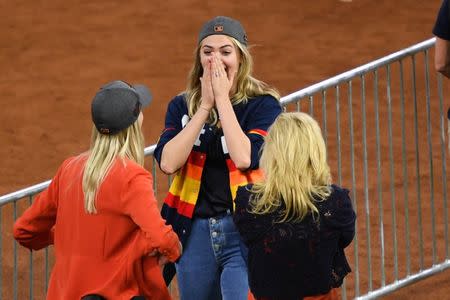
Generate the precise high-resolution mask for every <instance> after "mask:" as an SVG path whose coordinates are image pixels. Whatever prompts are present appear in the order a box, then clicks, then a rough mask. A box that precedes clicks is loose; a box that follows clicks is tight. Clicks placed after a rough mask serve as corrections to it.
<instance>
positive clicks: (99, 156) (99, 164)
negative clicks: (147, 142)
mask: <svg viewBox="0 0 450 300" xmlns="http://www.w3.org/2000/svg"><path fill="white" fill-rule="evenodd" d="M116 158H121V159H125V158H128V159H130V160H133V161H135V162H136V163H137V164H139V165H141V166H143V165H144V136H143V134H142V129H141V126H140V124H139V122H138V121H136V122H134V124H133V125H131V126H129V127H128V128H126V129H123V130H122V131H120V132H119V133H117V134H115V135H104V134H100V133H99V132H98V131H97V128H95V126H93V128H92V136H91V147H90V152H89V156H88V159H87V161H86V165H85V167H84V172H83V181H82V184H83V193H84V208H85V210H86V212H87V213H89V214H95V213H97V209H96V206H95V199H96V196H97V191H98V190H99V188H100V186H101V184H102V183H103V180H104V179H105V177H106V176H107V175H108V172H109V170H110V168H111V166H112V165H113V163H114V161H115V160H116Z"/></svg>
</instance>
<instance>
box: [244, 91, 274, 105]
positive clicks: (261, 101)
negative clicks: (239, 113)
mask: <svg viewBox="0 0 450 300" xmlns="http://www.w3.org/2000/svg"><path fill="white" fill-rule="evenodd" d="M248 104H249V105H273V106H279V107H281V102H280V100H278V99H277V98H275V97H274V96H272V95H269V94H265V95H259V96H255V97H252V98H250V99H248Z"/></svg>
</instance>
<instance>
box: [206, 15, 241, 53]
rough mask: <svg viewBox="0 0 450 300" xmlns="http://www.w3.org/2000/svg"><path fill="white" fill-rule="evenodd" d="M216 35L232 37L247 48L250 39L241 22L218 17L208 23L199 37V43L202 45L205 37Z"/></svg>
mask: <svg viewBox="0 0 450 300" xmlns="http://www.w3.org/2000/svg"><path fill="white" fill-rule="evenodd" d="M214 34H224V35H228V36H231V37H233V38H235V39H236V40H238V41H239V42H240V43H241V44H243V45H244V46H246V47H247V42H248V39H247V34H246V33H245V30H244V27H242V25H241V23H240V22H239V21H237V20H235V19H232V18H230V17H225V16H218V17H215V18H214V19H212V20H209V21H208V22H206V23H205V24H204V25H203V27H202V29H201V30H200V33H199V35H198V43H199V44H200V42H201V41H202V40H203V39H204V38H205V37H207V36H210V35H214Z"/></svg>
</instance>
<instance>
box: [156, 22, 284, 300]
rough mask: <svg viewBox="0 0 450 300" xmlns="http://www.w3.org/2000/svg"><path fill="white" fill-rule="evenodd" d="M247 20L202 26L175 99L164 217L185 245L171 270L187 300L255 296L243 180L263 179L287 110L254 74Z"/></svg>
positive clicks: (162, 147) (164, 165)
mask: <svg viewBox="0 0 450 300" xmlns="http://www.w3.org/2000/svg"><path fill="white" fill-rule="evenodd" d="M252 68H253V62H252V57H251V55H250V53H249V49H248V45H247V35H246V33H245V31H244V28H243V27H242V25H241V23H239V22H238V21H237V20H234V19H231V18H229V17H223V16H219V17H215V18H213V19H212V20H210V21H208V22H206V23H205V24H204V25H203V27H202V28H201V30H200V33H199V37H198V46H197V49H196V51H195V60H194V64H193V67H192V69H191V71H190V73H189V76H188V83H187V88H186V90H185V91H184V92H183V93H181V94H179V95H177V96H175V97H174V98H173V99H172V100H171V101H170V103H169V105H168V108H167V113H166V120H165V128H164V131H163V132H162V134H161V136H160V139H159V141H158V145H157V147H156V149H155V153H154V155H155V158H156V160H157V161H158V163H159V166H160V168H161V170H162V171H163V172H165V173H166V174H174V180H173V182H172V184H171V187H170V189H169V193H168V195H167V197H166V198H165V200H164V204H163V207H162V215H163V217H164V218H165V219H166V222H167V224H171V225H172V226H173V228H174V230H175V232H176V233H177V234H178V236H179V238H180V240H181V242H182V243H183V246H184V248H183V249H184V252H183V255H182V256H181V258H180V259H179V260H178V261H177V262H176V263H175V264H168V265H166V267H165V269H164V277H165V280H166V283H169V282H170V281H171V279H172V278H173V276H174V275H175V273H177V280H178V286H179V290H180V295H181V299H196V300H197V299H200V300H201V299H237V300H239V299H247V295H248V290H249V287H248V279H247V266H246V257H247V249H246V247H245V245H244V244H243V243H242V241H241V239H240V236H239V233H238V231H237V229H236V227H235V226H234V223H233V218H232V214H233V211H234V202H233V199H234V197H235V195H236V190H237V188H238V187H239V186H242V185H246V184H248V183H252V182H256V181H259V180H261V179H262V174H261V171H260V170H259V150H260V148H261V146H262V144H263V141H264V136H265V135H266V132H267V130H268V128H269V126H270V125H271V124H272V123H273V122H274V120H275V119H276V117H277V116H278V115H279V114H280V113H281V110H282V109H281V106H280V103H279V94H278V92H277V91H276V90H275V89H273V88H271V87H269V86H268V85H267V84H265V83H264V82H262V81H259V80H257V79H255V78H254V77H253V76H252Z"/></svg>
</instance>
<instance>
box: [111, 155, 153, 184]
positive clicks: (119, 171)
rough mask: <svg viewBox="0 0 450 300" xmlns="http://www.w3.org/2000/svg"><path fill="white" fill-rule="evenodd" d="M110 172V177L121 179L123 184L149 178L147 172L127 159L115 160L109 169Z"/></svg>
mask: <svg viewBox="0 0 450 300" xmlns="http://www.w3.org/2000/svg"><path fill="white" fill-rule="evenodd" d="M111 172H112V175H115V176H117V177H118V178H121V179H122V180H124V181H125V182H130V181H133V180H134V179H136V178H151V175H150V172H149V171H147V170H146V169H145V168H144V167H142V166H141V165H139V164H137V163H136V162H135V161H133V160H131V159H128V158H124V159H117V160H116V162H115V163H114V165H113V167H112V168H111Z"/></svg>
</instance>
